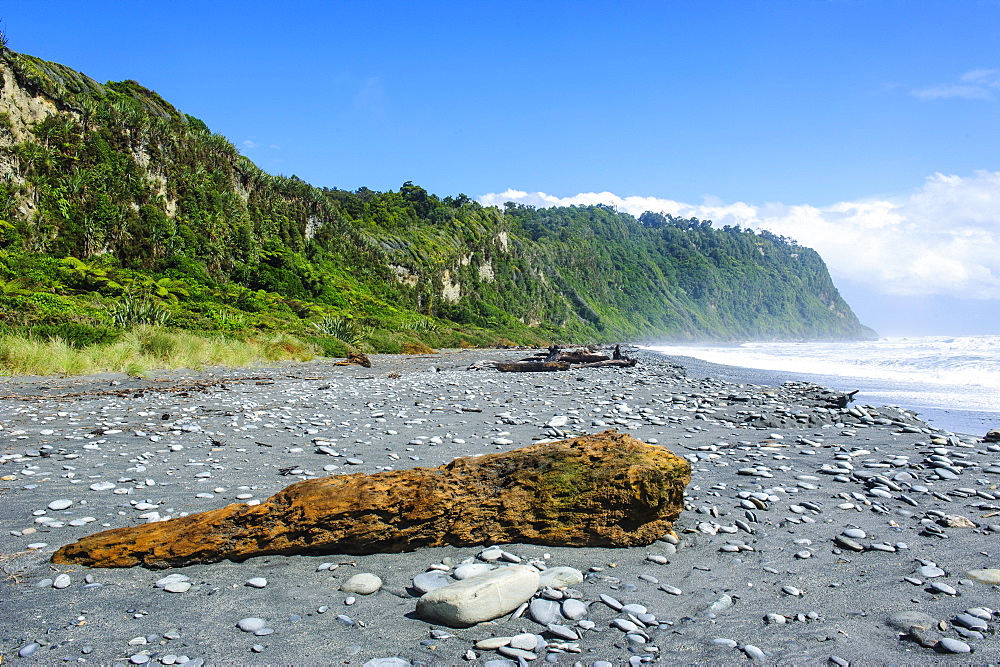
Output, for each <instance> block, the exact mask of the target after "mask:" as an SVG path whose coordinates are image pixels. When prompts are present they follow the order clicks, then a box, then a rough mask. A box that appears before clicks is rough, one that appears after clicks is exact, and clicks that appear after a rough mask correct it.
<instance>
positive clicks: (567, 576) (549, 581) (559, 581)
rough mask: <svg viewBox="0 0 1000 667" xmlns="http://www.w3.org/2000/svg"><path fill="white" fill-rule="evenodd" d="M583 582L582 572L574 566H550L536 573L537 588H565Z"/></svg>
mask: <svg viewBox="0 0 1000 667" xmlns="http://www.w3.org/2000/svg"><path fill="white" fill-rule="evenodd" d="M582 583H583V572H580V570H577V569H576V568H574V567H550V568H549V569H547V570H543V571H542V573H541V574H539V575H538V586H539V588H566V587H567V586H575V585H576V584H582Z"/></svg>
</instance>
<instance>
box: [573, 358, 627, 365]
mask: <svg viewBox="0 0 1000 667" xmlns="http://www.w3.org/2000/svg"><path fill="white" fill-rule="evenodd" d="M636 363H638V359H631V358H629V357H626V358H624V359H607V360H605V361H595V362H594V363H592V364H577V365H576V366H574V367H573V368H608V367H612V368H613V367H615V366H617V367H619V368H632V367H633V366H635V365H636Z"/></svg>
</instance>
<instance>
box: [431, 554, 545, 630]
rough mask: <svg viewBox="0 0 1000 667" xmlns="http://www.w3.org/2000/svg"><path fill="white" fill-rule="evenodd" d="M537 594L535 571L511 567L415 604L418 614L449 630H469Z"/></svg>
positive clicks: (437, 591)
mask: <svg viewBox="0 0 1000 667" xmlns="http://www.w3.org/2000/svg"><path fill="white" fill-rule="evenodd" d="M537 590H538V570H536V569H535V568H533V567H531V566H528V565H511V566H509V567H504V568H500V569H499V570H493V571H491V572H485V573H483V574H478V575H476V576H473V577H469V578H467V579H463V580H461V581H456V582H455V583H452V584H448V585H447V586H442V587H441V588H437V589H435V590H433V591H431V592H430V593H427V594H426V595H424V596H423V597H422V598H420V600H419V601H418V602H417V614H419V615H420V616H421V617H423V618H425V619H427V620H430V621H434V622H438V623H443V624H445V625H448V626H452V627H468V626H470V625H475V624H476V623H482V622H483V621H492V620H493V619H495V618H498V617H500V616H503V615H504V614H507V613H510V612H512V611H514V610H515V609H517V608H518V607H519V606H520V605H521V604H522V603H524V602H527V601H528V600H530V599H531V596H533V595H534V594H535V592H536V591H537Z"/></svg>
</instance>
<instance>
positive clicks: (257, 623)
mask: <svg viewBox="0 0 1000 667" xmlns="http://www.w3.org/2000/svg"><path fill="white" fill-rule="evenodd" d="M265 625H267V621H265V620H264V619H263V618H257V617H255V616H250V617H248V618H244V619H240V621H239V622H238V623H237V624H236V627H238V628H239V629H240V630H242V631H243V632H256V631H258V630H260V629H262V628H263V627H264V626H265Z"/></svg>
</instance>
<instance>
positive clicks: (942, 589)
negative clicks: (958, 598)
mask: <svg viewBox="0 0 1000 667" xmlns="http://www.w3.org/2000/svg"><path fill="white" fill-rule="evenodd" d="M931 588H932V589H933V590H934V591H937V592H938V593H944V594H945V595H958V591H956V590H955V589H954V588H952V587H951V586H949V585H948V584H946V583H944V582H941V581H935V582H934V583H932V584H931Z"/></svg>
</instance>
